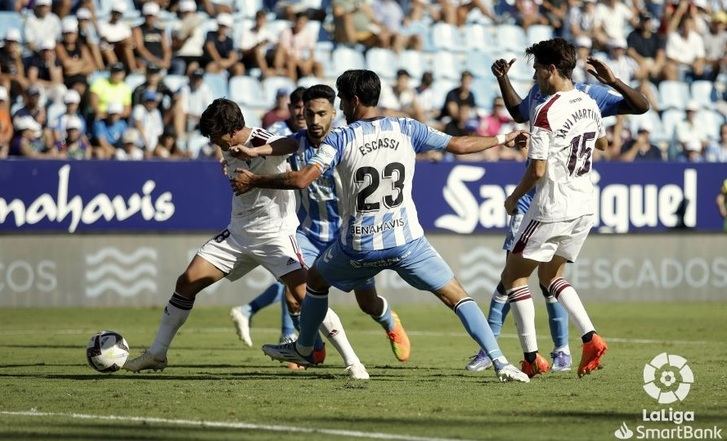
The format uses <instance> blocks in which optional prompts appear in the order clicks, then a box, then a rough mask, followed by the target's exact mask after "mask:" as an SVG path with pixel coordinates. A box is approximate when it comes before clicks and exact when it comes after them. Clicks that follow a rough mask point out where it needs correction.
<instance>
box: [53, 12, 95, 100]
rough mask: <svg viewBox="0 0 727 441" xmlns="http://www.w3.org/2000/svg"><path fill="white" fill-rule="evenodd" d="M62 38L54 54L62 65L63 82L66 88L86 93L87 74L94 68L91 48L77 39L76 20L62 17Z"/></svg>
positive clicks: (71, 17) (70, 17)
mask: <svg viewBox="0 0 727 441" xmlns="http://www.w3.org/2000/svg"><path fill="white" fill-rule="evenodd" d="M62 26H63V40H62V41H61V44H59V45H57V46H56V56H57V57H58V60H59V61H60V63H61V66H62V67H63V82H64V84H65V86H66V87H67V88H68V89H75V90H77V91H78V93H79V94H81V95H83V94H84V93H86V89H87V87H88V76H89V75H90V74H92V73H93V72H94V71H95V70H96V63H95V62H94V60H93V55H92V54H91V49H90V48H89V47H88V45H87V44H85V43H83V42H81V41H80V40H79V35H78V20H76V18H75V17H73V16H69V17H65V18H64V19H63V24H62Z"/></svg>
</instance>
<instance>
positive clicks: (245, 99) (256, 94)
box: [230, 76, 268, 108]
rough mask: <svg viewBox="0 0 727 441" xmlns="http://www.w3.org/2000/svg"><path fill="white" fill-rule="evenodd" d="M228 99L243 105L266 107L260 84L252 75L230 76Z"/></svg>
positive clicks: (265, 99)
mask: <svg viewBox="0 0 727 441" xmlns="http://www.w3.org/2000/svg"><path fill="white" fill-rule="evenodd" d="M230 99H231V100H233V101H235V102H236V103H238V104H240V105H241V106H243V107H259V108H265V107H268V101H267V97H266V96H265V93H263V88H262V85H261V84H260V82H259V81H258V80H257V79H256V78H253V77H248V76H234V77H232V78H230Z"/></svg>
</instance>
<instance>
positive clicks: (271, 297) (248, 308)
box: [230, 283, 285, 346]
mask: <svg viewBox="0 0 727 441" xmlns="http://www.w3.org/2000/svg"><path fill="white" fill-rule="evenodd" d="M284 293H285V286H284V285H283V284H282V283H273V284H272V285H270V286H269V287H268V288H267V289H266V290H265V291H263V292H262V293H260V294H259V295H258V296H257V297H255V298H254V299H253V300H252V301H251V302H250V303H247V304H245V305H242V306H235V307H234V308H232V309H231V310H230V317H232V321H233V323H234V324H235V331H237V336H238V337H239V338H240V340H242V341H243V342H245V344H246V345H248V346H252V337H250V322H251V321H252V316H254V315H255V314H256V313H257V312H258V311H259V310H261V309H263V308H265V307H266V306H269V305H272V304H273V303H275V302H279V301H281V300H282V298H283V295H284ZM283 335H284V333H283Z"/></svg>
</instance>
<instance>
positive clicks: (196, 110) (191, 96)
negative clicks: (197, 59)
mask: <svg viewBox="0 0 727 441" xmlns="http://www.w3.org/2000/svg"><path fill="white" fill-rule="evenodd" d="M180 95H181V97H180V101H181V113H182V114H183V115H184V116H185V121H186V127H182V128H180V127H177V133H179V134H181V133H186V132H188V131H192V130H195V128H196V127H197V124H198V123H199V118H200V117H201V116H202V112H204V110H205V109H206V108H207V106H208V105H210V104H211V103H212V92H211V91H210V88H209V86H207V84H205V82H204V70H203V69H202V68H198V69H197V70H195V71H192V73H191V74H190V75H189V85H186V86H183V87H182V88H181V90H180Z"/></svg>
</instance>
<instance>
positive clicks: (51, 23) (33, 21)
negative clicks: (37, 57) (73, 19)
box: [23, 0, 61, 52]
mask: <svg viewBox="0 0 727 441" xmlns="http://www.w3.org/2000/svg"><path fill="white" fill-rule="evenodd" d="M50 7H51V0H35V4H34V6H33V13H32V14H30V15H28V17H27V18H26V19H25V24H24V26H23V32H24V33H25V44H26V46H28V49H30V50H31V51H33V52H36V51H38V50H39V45H40V44H41V43H42V42H45V41H56V40H58V39H60V37H61V20H60V19H59V18H58V16H57V15H55V14H54V13H52V12H51V10H50Z"/></svg>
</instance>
